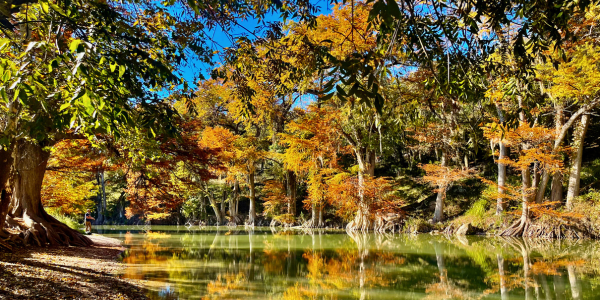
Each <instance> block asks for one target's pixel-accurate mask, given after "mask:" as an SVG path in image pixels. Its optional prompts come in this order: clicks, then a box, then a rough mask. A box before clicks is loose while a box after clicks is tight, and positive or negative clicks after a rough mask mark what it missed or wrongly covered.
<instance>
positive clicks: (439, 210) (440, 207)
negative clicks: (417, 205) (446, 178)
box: [433, 151, 447, 223]
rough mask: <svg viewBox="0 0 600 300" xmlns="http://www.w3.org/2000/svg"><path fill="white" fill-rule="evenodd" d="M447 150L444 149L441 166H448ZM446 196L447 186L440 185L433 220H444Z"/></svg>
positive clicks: (435, 221)
mask: <svg viewBox="0 0 600 300" xmlns="http://www.w3.org/2000/svg"><path fill="white" fill-rule="evenodd" d="M446 161H447V159H446V151H442V161H441V166H442V167H446V165H447V162H446ZM445 198H446V186H445V185H443V184H442V185H439V186H438V193H437V197H436V198H435V212H434V213H433V222H434V223H437V222H442V221H444V199H445Z"/></svg>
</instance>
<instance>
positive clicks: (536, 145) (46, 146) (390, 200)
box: [0, 0, 600, 248]
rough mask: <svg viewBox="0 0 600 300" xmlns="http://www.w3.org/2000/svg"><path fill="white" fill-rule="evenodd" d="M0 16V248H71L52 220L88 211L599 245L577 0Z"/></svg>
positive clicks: (597, 87) (68, 4) (90, 9)
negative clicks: (461, 231) (464, 232)
mask: <svg viewBox="0 0 600 300" xmlns="http://www.w3.org/2000/svg"><path fill="white" fill-rule="evenodd" d="M327 7H328V8H329V7H330V6H327ZM0 8H1V9H0V12H1V13H2V16H3V17H2V18H0V23H1V27H0V29H2V35H1V37H0V38H1V39H0V59H1V61H0V76H2V77H1V78H0V79H1V80H2V81H3V85H2V86H1V87H0V98H1V102H2V103H3V104H4V105H2V110H1V111H0V126H1V127H2V135H1V136H0V142H1V144H2V150H0V167H1V169H0V186H2V191H1V194H0V196H1V205H0V217H1V220H0V229H1V230H0V232H1V235H2V237H3V240H4V242H2V245H3V247H7V248H10V247H12V246H11V244H15V243H21V242H24V243H26V244H27V243H37V244H39V245H42V244H46V243H49V244H75V245H85V244H88V243H89V240H88V239H87V238H85V237H84V236H81V235H80V234H79V233H77V232H76V231H73V230H71V229H69V227H67V226H65V225H64V224H63V222H68V221H69V220H70V219H74V221H70V222H71V223H77V222H80V220H81V219H82V214H83V212H84V211H85V210H86V209H88V208H89V209H92V210H94V214H95V215H96V216H97V217H96V223H97V224H142V223H143V224H189V225H191V224H194V225H198V224H201V225H202V224H204V225H206V224H214V225H243V224H246V225H250V226H254V225H271V226H279V225H281V226H301V227H305V228H322V227H329V228H340V227H344V228H346V229H347V230H361V231H372V230H373V231H389V230H393V231H405V232H425V231H432V230H434V231H435V230H437V231H440V232H441V231H446V232H448V233H451V232H455V231H456V230H457V229H458V228H459V227H461V226H462V225H464V224H469V225H470V226H471V227H472V228H471V227H468V229H469V232H470V233H474V232H487V233H490V234H499V235H510V236H543V237H583V236H591V237H596V236H598V233H599V230H600V220H599V218H598V216H599V214H598V213H597V212H598V211H599V208H600V206H599V203H598V202H599V201H600V194H599V193H598V192H597V191H596V188H598V186H599V184H600V158H599V157H598V155H597V151H595V150H594V149H595V148H597V147H598V133H597V132H599V131H598V130H595V129H596V128H597V127H598V126H599V124H598V120H597V118H595V116H596V115H595V114H596V112H597V110H598V105H600V72H599V71H600V70H599V68H600V51H598V50H599V46H600V45H599V43H600V40H599V34H600V32H599V29H598V26H597V23H598V21H599V19H600V15H599V12H600V7H599V6H598V3H596V2H594V1H558V2H557V1H550V2H546V1H499V2H498V3H496V4H494V5H491V4H486V3H483V2H469V1H450V2H448V1H435V0H434V1H400V2H394V1H387V2H386V1H367V2H361V1H349V2H340V3H333V4H332V6H331V10H329V9H325V10H324V11H325V14H320V15H318V14H319V13H318V12H319V11H323V8H319V7H318V6H316V4H312V3H310V2H306V1H297V2H279V1H273V2H264V3H263V2H257V3H255V2H253V1H248V2H246V1H236V2H228V3H223V2H219V1H216V2H214V3H212V2H206V1H204V2H196V1H192V0H190V1H182V2H177V1H172V2H164V3H162V2H161V3H159V2H154V1H131V2H106V1H84V0H78V1H71V0H68V1H62V0H61V1H42V0H40V1H21V0H13V1H12V2H11V3H8V2H6V3H4V2H3V3H2V6H1V7H0ZM275 21H276V22H275ZM248 22H249V23H252V22H255V23H256V27H255V28H251V27H248V25H247V23H248ZM216 32H218V33H219V34H218V36H217V38H216V39H215V33H216ZM224 38H227V39H229V42H230V43H227V45H228V46H227V47H223V46H222V45H223V44H224V42H223V39H224ZM205 65H209V66H211V69H212V70H211V74H210V76H207V74H206V73H205V72H204V70H203V69H202V67H201V66H205ZM194 71H195V72H196V73H195V75H194V76H190V72H192V73H193V72H194ZM184 73H185V75H182V74H184ZM61 221H62V222H61ZM71 225H72V227H77V225H76V224H71ZM463 228H464V227H463Z"/></svg>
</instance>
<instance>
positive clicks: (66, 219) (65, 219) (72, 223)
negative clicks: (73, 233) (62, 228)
mask: <svg viewBox="0 0 600 300" xmlns="http://www.w3.org/2000/svg"><path fill="white" fill-rule="evenodd" d="M46 212H47V213H48V214H49V215H51V216H53V217H54V218H55V219H56V220H58V221H59V222H61V223H63V224H65V225H67V226H69V227H70V228H71V229H75V230H77V231H81V227H82V225H81V222H79V221H78V220H76V219H75V218H73V217H71V216H68V215H65V214H63V213H61V212H59V211H58V210H55V209H47V210H46Z"/></svg>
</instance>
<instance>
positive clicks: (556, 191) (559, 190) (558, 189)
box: [550, 172, 563, 202]
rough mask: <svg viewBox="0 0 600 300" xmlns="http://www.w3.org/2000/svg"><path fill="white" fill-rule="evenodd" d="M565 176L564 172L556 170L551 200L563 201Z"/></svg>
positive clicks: (553, 177)
mask: <svg viewBox="0 0 600 300" xmlns="http://www.w3.org/2000/svg"><path fill="white" fill-rule="evenodd" d="M562 180H563V176H562V173H560V172H556V173H554V175H553V176H552V188H551V193H550V201H552V202H562V201H563V183H562Z"/></svg>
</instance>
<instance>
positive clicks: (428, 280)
mask: <svg viewBox="0 0 600 300" xmlns="http://www.w3.org/2000/svg"><path fill="white" fill-rule="evenodd" d="M97 231H98V232H99V233H102V234H104V235H106V236H110V237H114V238H118V239H121V240H122V241H123V243H124V244H125V245H126V246H127V247H128V248H129V250H128V252H127V254H126V256H125V258H124V262H125V263H127V264H128V266H127V269H126V271H125V274H123V276H124V277H128V278H135V279H143V280H146V282H147V286H148V289H149V295H148V296H149V297H150V298H151V299H286V300H292V299H294V300H296V299H339V300H344V299H382V300H385V299H501V300H504V299H532V300H533V299H536V300H537V299H543V300H550V299H553V300H554V299H556V300H562V299H575V300H578V299H600V243H599V242H596V241H564V240H563V241H548V240H534V239H526V240H523V239H509V238H484V237H466V238H465V237H461V238H458V237H445V236H431V235H428V234H422V235H398V234H396V235H378V234H354V235H349V234H347V233H346V232H345V231H311V232H308V231H301V230H292V231H272V230H271V229H269V228H255V229H254V230H253V231H249V230H245V229H244V228H243V227H239V228H236V229H232V228H229V227H220V228H216V227H206V228H202V229H200V228H198V227H192V228H189V229H188V228H186V227H183V226H179V227H177V226H152V227H148V226H147V227H141V226H101V227H99V228H98V230H97Z"/></svg>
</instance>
